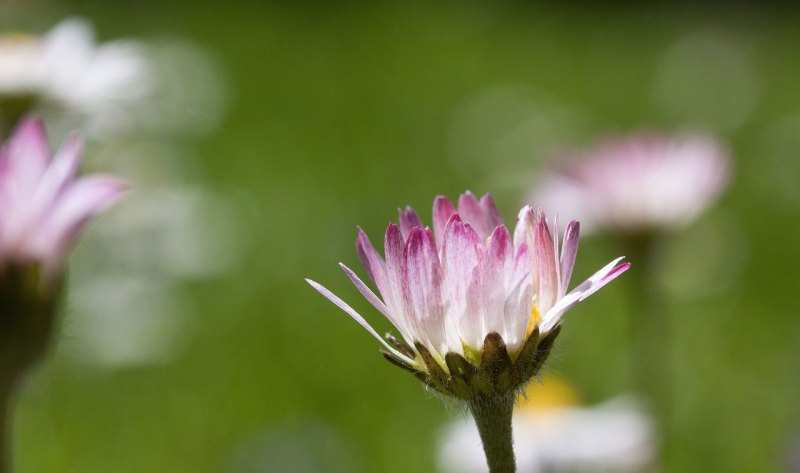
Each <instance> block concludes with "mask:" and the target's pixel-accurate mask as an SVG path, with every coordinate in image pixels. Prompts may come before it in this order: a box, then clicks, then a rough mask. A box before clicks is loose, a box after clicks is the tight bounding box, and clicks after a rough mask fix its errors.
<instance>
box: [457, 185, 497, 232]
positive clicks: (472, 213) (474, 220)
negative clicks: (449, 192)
mask: <svg viewBox="0 0 800 473" xmlns="http://www.w3.org/2000/svg"><path fill="white" fill-rule="evenodd" d="M458 214H459V215H461V218H462V219H463V220H464V222H465V223H468V224H470V225H471V226H472V228H474V229H475V231H476V232H478V236H480V238H481V241H486V239H487V238H489V234H490V233H491V231H492V230H494V227H492V228H489V223H488V221H487V218H486V215H485V213H484V211H483V208H481V204H480V203H479V202H478V199H476V198H475V195H473V194H472V192H465V193H463V194H461V196H459V198H458Z"/></svg>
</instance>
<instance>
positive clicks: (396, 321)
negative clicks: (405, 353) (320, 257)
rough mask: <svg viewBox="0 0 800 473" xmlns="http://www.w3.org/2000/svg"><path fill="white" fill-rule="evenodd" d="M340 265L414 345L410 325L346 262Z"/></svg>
mask: <svg viewBox="0 0 800 473" xmlns="http://www.w3.org/2000/svg"><path fill="white" fill-rule="evenodd" d="M339 266H340V267H341V268H342V270H343V271H344V273H345V274H346V275H347V277H348V278H350V281H352V282H353V285H354V286H355V287H356V289H358V292H360V293H361V295H362V296H364V298H365V299H366V300H368V301H369V302H370V304H372V305H373V306H374V307H375V308H376V309H378V311H380V313H381V314H383V315H384V317H386V318H387V319H389V322H391V323H392V325H394V326H395V327H397V330H399V331H400V334H401V335H402V336H403V339H405V341H406V342H407V343H408V344H410V345H413V344H414V340H412V339H411V338H410V332H409V330H408V327H406V326H405V324H404V320H403V319H400V318H398V317H395V316H394V315H393V314H392V312H391V311H390V310H389V308H388V307H386V304H384V303H383V301H381V300H380V298H378V296H377V295H375V293H374V292H372V290H371V289H370V288H369V287H368V286H367V285H366V284H364V282H363V281H362V280H361V278H359V277H358V275H357V274H356V273H355V272H353V270H352V269H350V268H348V267H347V266H345V264H344V263H339Z"/></svg>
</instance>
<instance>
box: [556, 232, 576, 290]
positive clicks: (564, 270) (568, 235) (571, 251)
mask: <svg viewBox="0 0 800 473" xmlns="http://www.w3.org/2000/svg"><path fill="white" fill-rule="evenodd" d="M580 228H581V225H580V223H579V222H578V221H577V220H573V221H571V222H569V224H568V225H567V229H566V230H565V231H564V243H563V245H562V247H561V292H562V294H560V296H563V295H564V293H566V292H567V288H568V287H569V280H570V279H571V278H572V270H573V268H574V267H575V258H576V257H577V256H578V235H579V234H580Z"/></svg>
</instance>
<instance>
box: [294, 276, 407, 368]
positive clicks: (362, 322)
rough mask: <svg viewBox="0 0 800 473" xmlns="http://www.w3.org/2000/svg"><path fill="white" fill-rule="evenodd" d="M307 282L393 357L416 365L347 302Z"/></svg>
mask: <svg viewBox="0 0 800 473" xmlns="http://www.w3.org/2000/svg"><path fill="white" fill-rule="evenodd" d="M306 282H307V283H308V284H310V285H311V287H313V288H314V289H316V290H317V291H318V292H319V293H320V294H322V295H323V296H325V298H326V299H328V300H329V301H331V302H333V303H334V304H335V305H336V306H337V307H339V308H340V309H342V310H343V311H345V312H346V313H347V315H349V316H350V317H352V318H353V320H355V321H356V322H358V324H359V325H361V326H362V327H364V329H366V331H367V332H369V333H370V334H371V335H372V336H373V337H375V338H376V339H377V340H378V341H379V342H381V345H383V347H384V348H386V349H387V350H389V352H390V353H391V354H392V355H394V356H396V357H398V358H399V359H401V360H403V361H405V362H406V363H408V364H409V365H411V366H414V365H415V362H414V360H412V359H410V358H409V357H407V356H405V355H404V354H402V353H400V352H399V351H398V350H397V349H396V348H394V347H392V346H391V345H389V344H388V343H386V340H384V339H383V338H382V337H381V336H380V335H378V332H376V331H375V329H374V328H372V326H371V325H370V324H368V323H367V321H366V320H364V317H361V315H360V314H359V313H358V312H356V311H355V310H354V309H353V308H352V307H350V306H349V305H347V303H346V302H344V301H343V300H341V299H339V298H338V297H337V296H336V295H335V294H334V293H332V292H331V291H329V290H328V289H326V288H325V287H324V286H322V285H321V284H319V283H317V282H315V281H312V280H311V279H306Z"/></svg>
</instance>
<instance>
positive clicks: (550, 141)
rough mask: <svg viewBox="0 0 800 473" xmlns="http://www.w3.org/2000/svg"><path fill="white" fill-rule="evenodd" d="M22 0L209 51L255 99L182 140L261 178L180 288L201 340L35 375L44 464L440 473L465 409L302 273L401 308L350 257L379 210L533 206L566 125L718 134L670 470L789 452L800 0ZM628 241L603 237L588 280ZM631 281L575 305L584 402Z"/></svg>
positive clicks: (616, 376) (682, 282) (27, 452)
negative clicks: (652, 2) (365, 285)
mask: <svg viewBox="0 0 800 473" xmlns="http://www.w3.org/2000/svg"><path fill="white" fill-rule="evenodd" d="M4 14H5V15H6V17H5V18H3V19H2V26H3V27H5V28H6V29H17V30H25V29H28V30H31V31H35V32H39V31H45V30H46V29H47V28H49V27H50V26H51V25H52V24H54V23H55V22H57V21H58V20H60V19H61V18H63V17H65V16H69V15H75V14H77V15H81V16H84V17H86V18H88V19H89V20H91V21H92V22H93V23H94V25H95V27H96V29H97V31H98V36H99V38H100V39H101V40H109V39H115V38H119V37H135V38H141V39H144V40H159V39H164V38H183V39H188V40H190V41H193V42H195V43H197V44H198V45H199V46H200V47H201V48H203V49H204V50H206V51H207V52H208V53H209V54H210V55H211V56H212V57H213V58H214V60H215V61H216V63H217V65H218V66H219V67H220V70H221V71H222V76H223V77H224V81H225V84H224V86H225V87H226V88H227V90H228V93H229V94H230V97H231V99H230V109H229V111H228V113H227V115H226V116H225V117H224V119H223V120H222V121H221V124H220V126H219V128H218V129H216V130H214V131H212V132H210V133H207V134H205V135H198V136H189V137H183V138H182V139H181V142H180V144H179V146H180V147H182V149H183V150H184V153H185V154H193V155H196V158H195V159H193V160H192V161H191V163H190V164H189V166H190V167H191V168H192V170H193V171H192V172H193V174H192V176H193V177H192V179H193V180H194V184H196V185H199V186H206V187H208V188H212V189H216V190H220V189H221V190H224V191H225V192H227V193H229V194H230V195H233V196H235V198H234V201H235V203H236V206H237V209H238V211H239V212H240V214H241V215H242V219H241V220H242V221H241V225H242V233H243V234H244V235H245V236H246V238H244V239H242V241H241V244H242V245H243V246H242V249H241V251H242V252H243V253H244V257H243V258H242V261H241V263H240V264H239V265H238V266H237V268H236V269H235V271H233V272H230V273H228V274H225V275H223V276H218V277H215V278H211V279H205V280H200V281H187V282H185V283H184V284H182V285H180V287H178V288H177V289H176V290H178V291H180V292H181V295H182V297H183V298H185V299H188V300H190V301H192V304H191V307H192V309H191V312H190V314H189V315H190V317H189V319H188V321H187V322H184V323H185V324H186V327H185V330H186V333H187V334H188V335H187V336H186V337H184V338H185V339H184V340H183V342H182V343H183V346H182V348H181V350H180V352H179V353H178V354H177V355H176V356H174V357H172V358H170V359H168V360H167V361H164V362H161V363H155V364H142V365H135V366H123V367H116V368H98V367H93V366H90V365H86V364H81V363H76V362H74V361H72V360H71V359H70V358H69V357H67V356H65V355H63V354H62V353H61V351H60V350H55V353H54V356H53V357H51V359H50V360H48V361H47V363H45V364H44V365H43V366H42V367H41V369H40V371H39V372H38V373H37V374H36V376H35V377H34V378H33V379H31V380H30V382H29V383H28V385H27V386H26V388H25V389H24V391H23V392H22V393H21V395H20V396H21V398H20V407H19V410H18V413H17V424H16V429H17V432H18V434H17V435H18V436H17V439H16V442H17V445H16V449H15V450H16V455H17V464H18V470H19V471H20V472H43V471H46V472H79V473H93V472H103V473H105V472H109V471H111V472H118V473H126V472H136V473H139V472H176V471H192V472H218V471H224V472H255V471H291V472H314V471H320V472H328V471H330V472H359V471H364V472H367V471H370V472H372V471H375V472H397V473H400V472H402V473H406V472H412V471H413V472H416V471H435V446H436V440H437V435H438V433H439V431H440V428H441V426H442V425H443V424H444V423H445V422H446V420H447V419H449V418H452V417H454V416H457V415H458V412H457V410H456V409H445V408H443V406H442V402H440V401H439V400H438V399H436V398H434V397H433V396H432V395H430V394H429V393H426V392H425V391H424V389H423V388H422V387H421V385H420V383H419V382H417V381H416V380H415V379H413V377H411V376H408V375H407V374H406V373H403V372H402V371H400V370H397V369H395V368H393V367H391V366H390V365H388V364H387V363H386V362H385V361H384V360H383V359H382V357H381V356H380V355H379V353H378V350H377V349H378V346H377V344H376V343H375V341H374V340H372V339H371V338H370V337H369V336H368V335H367V334H366V333H365V332H364V331H363V330H362V329H360V328H359V327H358V326H357V325H356V324H355V323H353V322H352V321H351V320H350V319H348V317H347V316H346V315H344V314H343V313H341V312H340V311H339V310H338V309H336V308H335V307H334V306H332V305H331V304H330V303H329V302H327V301H326V300H324V299H323V298H322V297H320V296H319V295H318V294H316V293H315V292H314V291H313V290H312V289H311V288H309V287H308V286H307V285H306V284H305V282H304V281H303V278H304V277H313V278H314V279H316V280H318V281H320V282H322V283H324V284H325V285H327V286H328V287H329V288H330V289H331V290H332V291H334V292H335V293H337V294H339V295H340V296H342V298H343V299H345V300H347V301H348V302H350V303H351V304H352V305H353V306H354V307H355V308H356V309H357V310H360V311H361V312H362V313H363V314H366V315H367V318H368V319H369V320H370V321H372V322H373V323H374V324H375V325H376V327H377V328H378V331H379V332H380V331H382V329H388V323H385V322H384V321H382V320H381V317H380V316H379V314H377V313H376V312H375V311H374V310H373V309H372V308H371V307H369V306H368V304H367V303H366V302H365V301H363V300H361V298H360V296H359V295H358V293H357V292H356V291H355V290H354V288H353V287H352V286H351V285H350V283H349V281H348V280H347V278H346V277H344V276H343V275H342V274H341V271H340V270H339V268H338V267H337V264H336V263H338V262H339V261H343V262H345V263H346V264H348V265H349V266H352V267H357V266H358V262H357V257H356V254H355V251H354V239H355V227H356V225H361V226H362V227H363V228H364V229H365V230H366V231H367V233H368V234H369V235H371V236H372V239H373V241H376V240H377V241H380V235H381V234H382V232H383V230H384V228H385V225H386V223H387V222H388V221H389V220H391V219H394V218H395V213H394V209H395V208H396V207H399V206H403V205H406V204H410V205H412V206H414V207H415V208H417V209H418V210H419V211H420V213H421V214H422V215H423V218H425V219H426V220H427V221H429V220H430V210H429V209H430V204H431V202H432V199H433V197H434V196H435V195H437V194H445V195H448V196H449V197H451V198H455V197H457V195H458V193H460V192H462V191H463V190H465V189H470V190H472V191H474V192H476V193H481V194H482V193H484V192H487V191H491V192H492V193H493V194H494V195H495V196H496V197H497V200H498V202H499V205H500V207H501V209H502V210H503V212H504V214H505V216H506V218H507V219H510V218H512V217H513V216H514V215H515V213H516V210H517V209H518V207H519V205H520V203H521V197H522V196H523V195H524V192H525V191H526V189H527V188H526V186H529V185H531V184H532V182H533V181H534V178H535V176H536V169H537V166H538V165H539V164H541V162H542V161H543V159H544V158H545V157H546V153H547V151H548V150H550V149H552V148H553V147H557V146H558V145H559V144H563V143H578V144H581V143H586V142H588V141H590V140H591V139H592V138H594V137H596V136H597V135H600V134H603V133H607V132H627V131H635V130H639V129H665V130H685V129H693V130H700V131H705V132H709V133H713V134H715V135H716V136H718V137H719V138H720V139H722V140H723V141H725V142H726V143H728V144H729V146H730V147H731V150H732V154H733V158H734V160H735V172H734V180H733V182H732V185H731V186H730V188H729V190H728V192H727V193H726V195H725V196H724V197H723V198H722V200H721V202H720V203H719V204H718V205H717V206H716V207H715V208H714V209H712V210H711V211H710V212H708V213H706V214H705V215H704V217H703V218H702V219H701V220H700V221H698V222H695V223H694V224H693V225H692V226H691V227H690V228H688V229H686V231H684V232H682V233H680V234H679V235H676V236H675V237H674V238H672V239H671V240H670V241H669V243H668V244H667V245H666V246H665V247H664V251H663V254H662V255H661V256H662V260H661V264H662V266H663V269H661V270H660V271H663V272H662V275H663V278H662V284H663V288H664V291H665V293H666V294H668V295H669V298H668V299H667V300H668V303H667V306H666V307H665V313H666V316H668V317H670V320H671V322H672V325H673V327H675V331H674V356H673V359H672V361H673V364H674V366H675V368H676V372H677V375H676V379H675V386H674V392H675V396H676V412H675V416H676V417H675V422H674V423H675V427H674V428H675V429H676V431H675V434H676V438H677V440H676V445H675V447H676V450H675V452H674V453H673V454H671V455H670V456H669V457H668V458H666V459H665V465H666V466H665V468H664V471H681V472H708V471H715V472H765V471H784V470H783V469H784V466H783V465H784V460H785V457H786V455H787V450H788V449H789V447H790V441H791V439H792V438H793V436H795V435H797V434H798V433H800V403H798V401H797V399H798V394H799V393H800V376H799V373H798V369H799V366H798V363H800V318H798V304H797V302H796V300H797V292H796V291H797V290H798V280H800V278H798V276H800V275H799V274H798V272H800V245H798V244H797V241H798V235H800V233H799V232H800V224H799V223H798V218H797V216H798V214H800V190H798V189H800V187H799V186H798V183H800V161H799V160H798V158H799V157H800V86H798V84H800V61H799V60H798V53H797V51H798V46H800V29H798V28H797V25H798V22H799V21H800V11H798V10H797V9H792V10H785V9H779V8H778V7H777V6H776V7H770V6H746V5H744V4H737V5H729V4H718V5H717V7H710V6H709V7H701V6H689V5H684V6H678V5H671V6H661V7H655V6H649V7H645V6H640V5H636V4H634V3H630V4H628V5H619V6H616V7H600V6H597V5H589V4H582V3H580V2H575V3H569V4H566V5H563V4H559V3H557V2H553V3H526V2H491V3H490V2H473V1H467V2H424V1H405V2H400V1H397V2H375V3H367V2H363V3H362V2H316V1H305V2H289V1H286V2H249V1H228V2H224V3H222V2H205V1H188V0H187V1H149V0H141V1H115V2H109V1H106V0H87V1H71V2H67V1H64V2H41V1H39V2H18V3H17V4H16V5H14V4H13V3H12V4H11V7H9V8H6V9H5V10H4ZM187 113H202V111H199V112H198V111H197V110H187ZM131 198H136V197H135V194H134V195H133V196H132V197H131ZM618 252H619V249H618V248H617V247H616V246H615V245H614V244H613V242H610V241H607V240H604V239H601V238H599V237H595V238H588V239H586V240H585V241H584V242H583V243H582V248H581V256H580V258H579V259H578V265H577V268H576V270H575V279H576V280H580V279H582V278H583V277H586V276H588V275H589V274H590V273H591V272H592V271H593V270H594V269H595V268H597V267H599V266H600V265H601V264H603V263H605V262H606V261H608V260H610V259H611V258H612V257H614V256H616V255H617V254H618ZM633 264H634V267H633V269H631V273H633V272H634V271H636V261H634V262H633ZM626 276H630V273H629V274H628V275H626ZM626 289H627V286H626V281H625V277H623V278H622V279H621V280H620V281H619V282H618V283H615V284H612V285H611V286H610V287H608V288H607V289H605V290H603V291H601V293H599V294H597V295H596V296H594V297H593V300H592V301H591V302H590V303H587V304H585V305H582V306H579V307H577V308H576V309H574V310H573V311H571V312H570V314H569V318H568V320H567V321H566V327H565V328H566V329H565V330H564V331H563V332H562V335H561V337H560V339H559V342H558V343H557V347H556V352H555V355H554V356H553V357H552V358H551V360H550V361H549V370H550V371H551V372H552V373H556V374H559V375H563V376H565V377H567V378H568V379H570V380H571V381H572V382H574V383H575V384H576V385H577V387H578V388H579V390H580V393H581V395H582V397H583V399H584V400H585V401H586V402H595V401H599V400H602V399H606V398H608V397H611V396H613V395H615V394H619V393H621V392H625V391H627V390H628V389H630V384H631V382H630V379H629V378H630V375H629V366H628V363H627V361H626V360H627V355H628V351H629V348H628V342H627V340H628V337H627V335H626V334H627V325H628V322H627V321H628V320H629V317H631V316H635V314H632V310H633V309H632V308H631V307H630V305H629V304H628V302H627V300H628V299H627V292H626ZM69 310H74V308H67V311H69ZM128 310H131V309H130V308H128ZM132 310H133V311H134V312H135V307H134V308H133V309H132Z"/></svg>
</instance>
